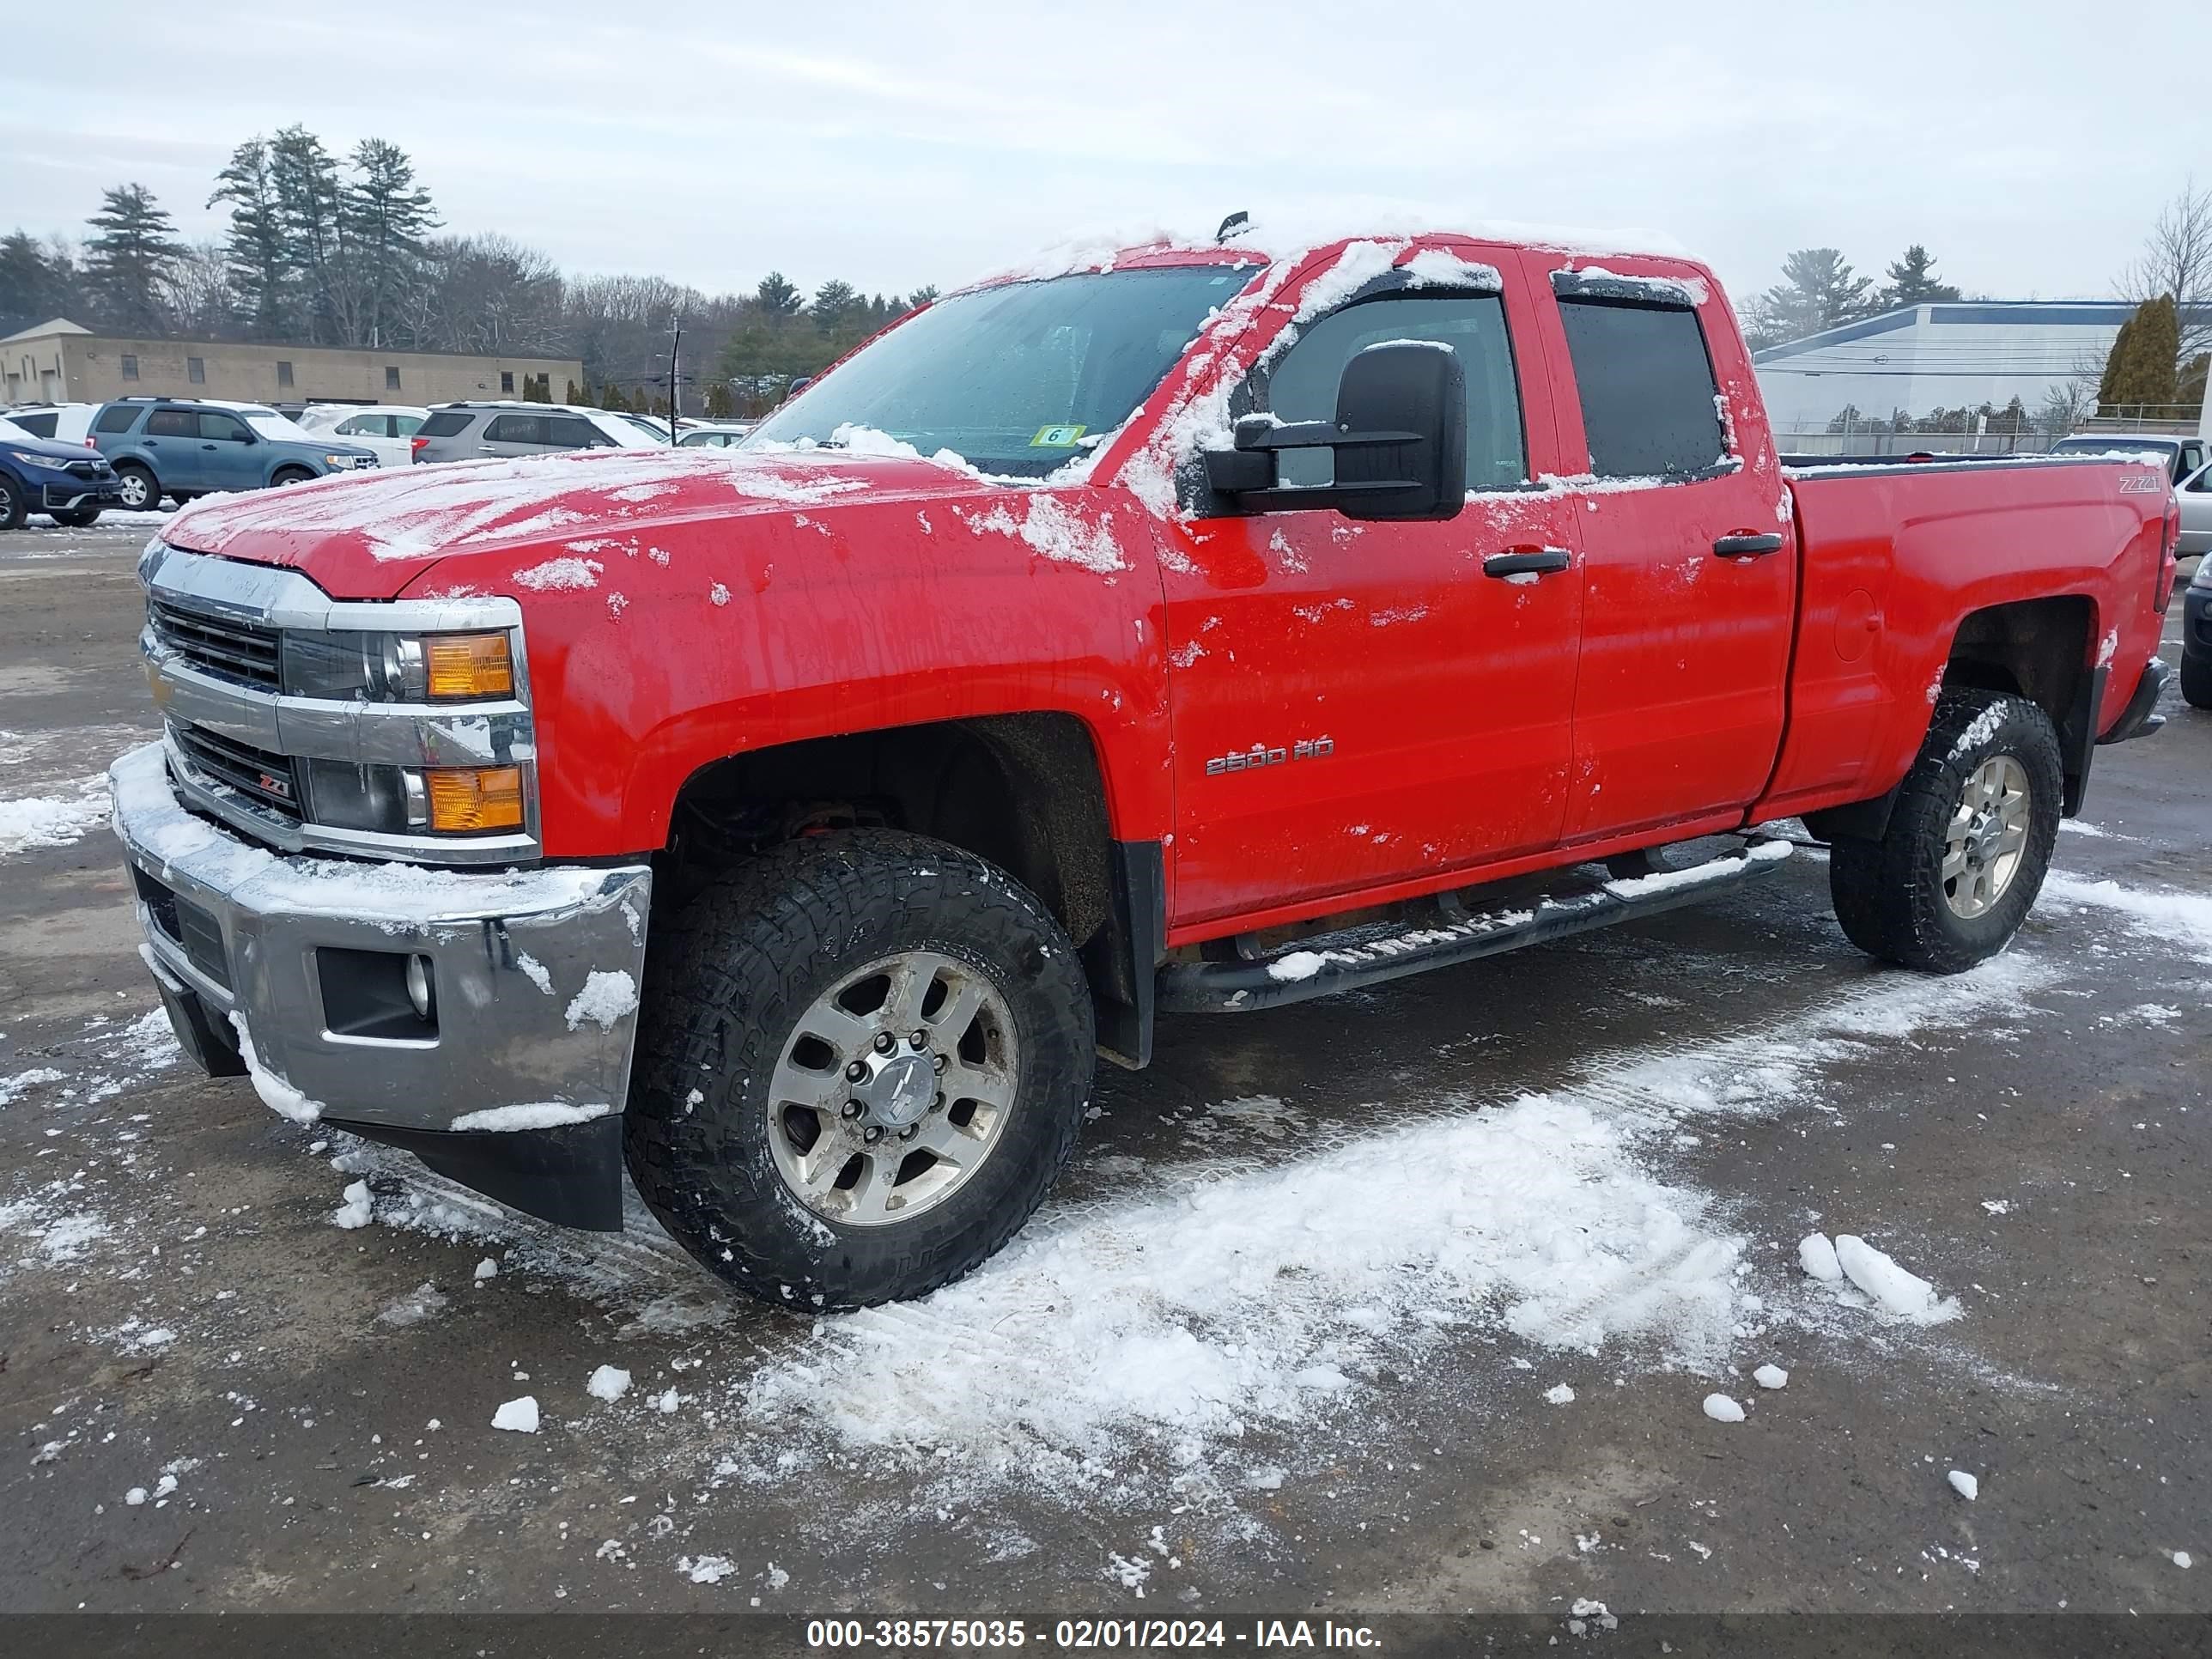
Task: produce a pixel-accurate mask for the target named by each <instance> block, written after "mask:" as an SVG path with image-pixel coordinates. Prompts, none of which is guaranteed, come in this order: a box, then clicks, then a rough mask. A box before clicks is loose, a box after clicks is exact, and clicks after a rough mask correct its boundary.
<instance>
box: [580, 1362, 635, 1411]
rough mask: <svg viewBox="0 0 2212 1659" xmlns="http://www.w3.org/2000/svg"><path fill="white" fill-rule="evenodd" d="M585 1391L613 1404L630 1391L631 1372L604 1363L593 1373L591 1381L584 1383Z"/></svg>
mask: <svg viewBox="0 0 2212 1659" xmlns="http://www.w3.org/2000/svg"><path fill="white" fill-rule="evenodd" d="M584 1392H585V1393H586V1394H587V1395H591V1396H592V1399H594V1400H604V1401H607V1402H608V1403H609V1404H610V1405H611V1404H613V1403H614V1402H615V1401H617V1400H619V1399H621V1398H622V1397H623V1395H626V1394H628V1393H629V1372H628V1371H625V1370H617V1368H616V1367H614V1366H612V1365H602V1366H600V1367H599V1369H598V1370H595V1371H593V1372H592V1377H591V1381H589V1382H588V1383H585V1384H584Z"/></svg>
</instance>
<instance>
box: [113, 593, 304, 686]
mask: <svg viewBox="0 0 2212 1659" xmlns="http://www.w3.org/2000/svg"><path fill="white" fill-rule="evenodd" d="M146 615H147V620H148V621H149V622H150V623H152V624H153V629H154V636H155V638H156V639H158V640H160V641H161V643H162V644H164V645H166V646H167V647H169V648H170V649H171V650H173V651H174V652H175V653H177V654H178V655H179V656H180V657H182V658H183V659H185V661H186V662H188V663H190V664H191V665H192V666H193V667H195V668H197V669H198V670H199V671H201V672H202V673H204V674H212V675H214V676H216V678H218V679H226V680H235V681H237V682H238V683H239V684H242V685H252V686H257V687H259V688H260V689H262V690H267V691H274V690H276V689H277V678H278V676H277V653H278V649H279V645H278V641H279V639H280V635H278V634H277V632H276V629H273V628H270V627H269V626H268V625H266V624H265V623H252V622H242V621H239V620H236V619H234V618H232V617H216V616H210V614H209V613H207V612H206V611H186V610H185V609H183V608H182V607H180V606H178V605H171V604H169V603H167V601H166V600H162V599H149V600H148V601H147V604H146Z"/></svg>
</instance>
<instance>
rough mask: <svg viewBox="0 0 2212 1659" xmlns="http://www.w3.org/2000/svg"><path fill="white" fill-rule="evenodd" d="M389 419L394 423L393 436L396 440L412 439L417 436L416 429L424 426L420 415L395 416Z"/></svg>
mask: <svg viewBox="0 0 2212 1659" xmlns="http://www.w3.org/2000/svg"><path fill="white" fill-rule="evenodd" d="M388 418H389V419H390V420H391V422H392V436H393V437H395V438H411V437H413V436H414V435H415V428H416V427H418V426H420V425H422V416H420V415H393V416H389V417H388Z"/></svg>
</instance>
